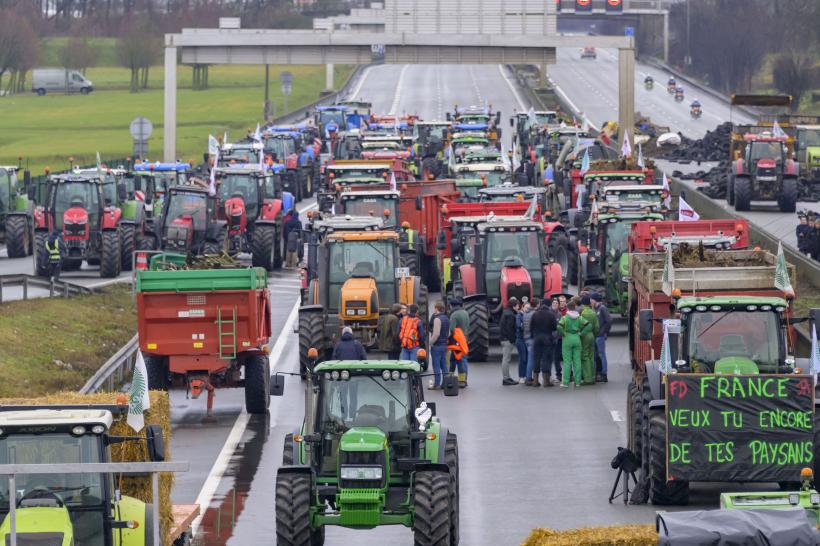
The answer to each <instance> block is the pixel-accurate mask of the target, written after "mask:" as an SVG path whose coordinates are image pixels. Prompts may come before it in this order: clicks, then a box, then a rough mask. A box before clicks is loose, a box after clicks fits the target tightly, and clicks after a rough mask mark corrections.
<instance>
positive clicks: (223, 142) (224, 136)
mask: <svg viewBox="0 0 820 546" xmlns="http://www.w3.org/2000/svg"><path fill="white" fill-rule="evenodd" d="M222 145H223V146H227V145H228V131H225V132H224V133H223V134H222Z"/></svg>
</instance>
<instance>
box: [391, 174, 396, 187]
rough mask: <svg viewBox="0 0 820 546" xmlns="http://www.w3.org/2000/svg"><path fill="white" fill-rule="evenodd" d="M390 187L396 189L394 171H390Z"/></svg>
mask: <svg viewBox="0 0 820 546" xmlns="http://www.w3.org/2000/svg"><path fill="white" fill-rule="evenodd" d="M390 189H391V190H393V191H396V173H394V172H393V171H390Z"/></svg>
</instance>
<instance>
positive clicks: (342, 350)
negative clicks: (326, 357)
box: [331, 326, 367, 360]
mask: <svg viewBox="0 0 820 546" xmlns="http://www.w3.org/2000/svg"><path fill="white" fill-rule="evenodd" d="M331 359H332V360H367V352H366V351H365V350H364V347H363V346H362V344H361V343H360V342H359V340H358V339H356V337H355V336H354V335H353V330H351V329H350V326H345V327H344V329H343V330H342V338H341V339H340V340H339V341H337V342H336V346H335V347H333V356H332V357H331Z"/></svg>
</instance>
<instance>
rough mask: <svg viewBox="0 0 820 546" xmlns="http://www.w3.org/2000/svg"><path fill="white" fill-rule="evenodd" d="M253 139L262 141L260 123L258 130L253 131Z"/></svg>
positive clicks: (257, 125) (257, 126)
mask: <svg viewBox="0 0 820 546" xmlns="http://www.w3.org/2000/svg"><path fill="white" fill-rule="evenodd" d="M253 139H254V140H255V141H257V142H262V133H260V132H259V124H258V123H257V124H256V131H254V132H253Z"/></svg>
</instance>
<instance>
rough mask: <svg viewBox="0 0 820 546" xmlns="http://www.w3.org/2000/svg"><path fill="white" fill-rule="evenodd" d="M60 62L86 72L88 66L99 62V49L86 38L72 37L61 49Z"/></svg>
mask: <svg viewBox="0 0 820 546" xmlns="http://www.w3.org/2000/svg"><path fill="white" fill-rule="evenodd" d="M60 64H61V65H62V66H63V68H66V69H69V68H73V69H75V70H81V71H82V73H83V74H85V71H86V69H87V68H89V67H91V66H94V65H95V64H97V50H96V49H94V48H93V47H91V45H90V44H89V43H88V40H86V39H85V38H71V39H70V40H69V41H68V42H67V43H66V45H65V47H64V48H63V49H62V51H60Z"/></svg>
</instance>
